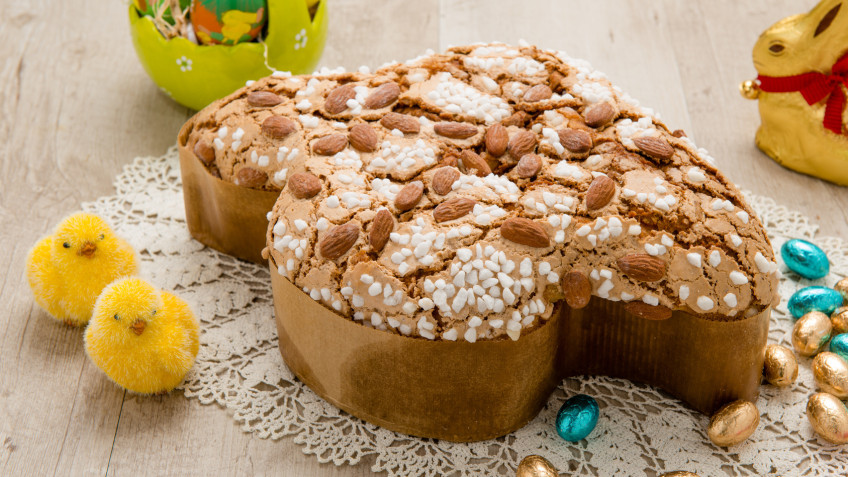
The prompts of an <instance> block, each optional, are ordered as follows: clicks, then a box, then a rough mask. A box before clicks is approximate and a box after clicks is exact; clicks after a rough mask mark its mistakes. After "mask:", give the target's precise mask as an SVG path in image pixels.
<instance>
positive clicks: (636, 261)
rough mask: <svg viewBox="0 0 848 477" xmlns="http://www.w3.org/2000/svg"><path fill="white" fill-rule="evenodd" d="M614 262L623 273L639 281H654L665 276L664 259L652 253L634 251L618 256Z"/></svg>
mask: <svg viewBox="0 0 848 477" xmlns="http://www.w3.org/2000/svg"><path fill="white" fill-rule="evenodd" d="M616 263H617V264H618V268H619V269H621V271H622V272H624V274H625V275H627V276H628V277H630V278H632V279H634V280H638V281H640V282H656V281H659V280H662V279H663V278H665V268H666V263H665V260H663V259H661V258H659V257H655V256H653V255H647V254H644V253H634V254H630V255H626V256H624V257H621V258H619V259H618V261H617V262H616Z"/></svg>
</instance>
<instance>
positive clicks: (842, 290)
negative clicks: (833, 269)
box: [833, 278, 848, 303]
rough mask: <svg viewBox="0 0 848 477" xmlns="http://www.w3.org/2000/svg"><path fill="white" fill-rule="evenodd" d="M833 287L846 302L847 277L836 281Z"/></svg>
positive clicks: (847, 298) (847, 296) (847, 290)
mask: <svg viewBox="0 0 848 477" xmlns="http://www.w3.org/2000/svg"><path fill="white" fill-rule="evenodd" d="M833 289H834V290H836V291H838V292H839V294H840V295H842V298H843V299H844V300H845V302H846V303H848V278H843V279H842V280H839V281H838V282H836V285H834V286H833Z"/></svg>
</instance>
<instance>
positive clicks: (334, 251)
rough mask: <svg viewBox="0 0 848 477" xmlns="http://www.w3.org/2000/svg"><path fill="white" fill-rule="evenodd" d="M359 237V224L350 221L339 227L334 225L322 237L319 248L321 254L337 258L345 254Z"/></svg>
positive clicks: (332, 258)
mask: <svg viewBox="0 0 848 477" xmlns="http://www.w3.org/2000/svg"><path fill="white" fill-rule="evenodd" d="M358 238H359V225H357V224H355V223H352V222H348V223H346V224H344V225H339V226H338V227H333V228H332V229H330V231H329V232H327V235H325V236H324V238H323V239H321V243H319V244H318V249H319V250H320V252H321V256H322V257H324V258H326V259H328V260H335V259H337V258H339V257H341V256H342V255H344V254H345V252H347V251H348V250H350V247H353V244H355V243H356V240H357V239H358Z"/></svg>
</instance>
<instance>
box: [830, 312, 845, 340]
mask: <svg viewBox="0 0 848 477" xmlns="http://www.w3.org/2000/svg"><path fill="white" fill-rule="evenodd" d="M830 324H832V325H833V334H834V335H841V334H842V333H848V306H841V307H839V308H837V309H835V310H833V314H831V315H830Z"/></svg>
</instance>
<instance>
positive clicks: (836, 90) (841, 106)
mask: <svg viewBox="0 0 848 477" xmlns="http://www.w3.org/2000/svg"><path fill="white" fill-rule="evenodd" d="M842 3H843V2H842V1H841V0H822V1H821V2H819V4H818V5H816V6H815V7H814V8H813V9H812V10H810V11H809V12H808V13H806V14H800V15H794V16H791V17H787V18H784V19H783V20H780V21H779V22H777V23H775V24H774V25H772V26H771V28H769V29H768V30H766V31H765V32H763V34H762V35H760V38H759V39H758V40H757V43H756V44H755V45H754V52H753V57H754V66H755V67H756V69H757V73H758V74H759V75H758V77H757V79H756V80H755V81H746V82H744V83H742V85H741V87H740V89H741V92H742V95H743V96H745V97H746V98H749V99H758V100H759V106H760V118H761V119H762V125H761V126H760V128H759V130H758V131H757V146H758V147H759V148H760V149H762V151H763V152H765V153H766V154H768V155H769V156H771V157H772V158H773V159H774V160H775V161H777V162H778V163H780V164H782V165H783V166H785V167H788V168H789V169H793V170H795V171H798V172H802V173H804V174H809V175H812V176H816V177H820V178H822V179H825V180H828V181H831V182H835V183H837V184H840V185H848V136H846V133H848V131H846V128H845V121H846V120H845V117H846V116H845V109H846V108H845V105H846V96H845V86H846V85H848V6H845V7H844V8H843V5H842Z"/></svg>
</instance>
